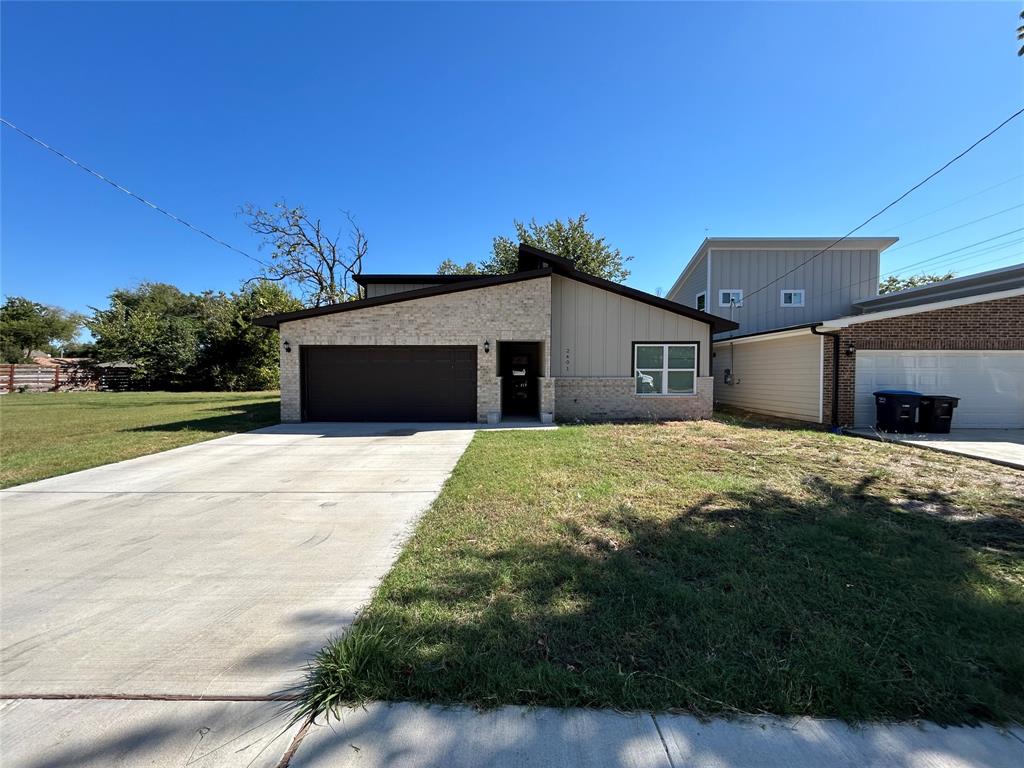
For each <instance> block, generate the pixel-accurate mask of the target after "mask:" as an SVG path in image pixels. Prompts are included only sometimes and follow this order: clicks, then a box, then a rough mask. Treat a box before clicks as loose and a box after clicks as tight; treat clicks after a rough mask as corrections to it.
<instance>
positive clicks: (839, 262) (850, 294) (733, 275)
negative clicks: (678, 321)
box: [680, 249, 879, 336]
mask: <svg viewBox="0 0 1024 768" xmlns="http://www.w3.org/2000/svg"><path fill="white" fill-rule="evenodd" d="M816 252H817V251H814V250H810V251H808V250H745V251H741V250H719V249H712V250H711V288H712V292H711V295H710V296H708V308H707V311H708V312H711V313H712V314H715V315H720V316H721V317H726V318H729V319H731V320H735V321H736V322H737V323H739V324H740V327H739V329H738V330H736V331H732V332H730V333H727V334H725V335H728V336H736V335H740V334H748V333H757V332H758V331H765V330H770V329H773V328H785V327H787V326H792V325H802V324H804V323H813V322H817V321H819V320H825V319H827V318H830V317H842V316H844V315H849V314H852V313H853V302H854V301H856V300H858V299H862V298H864V297H865V296H874V295H875V294H877V293H878V259H879V256H878V251H877V250H839V249H833V250H831V251H829V252H828V253H825V254H822V255H821V256H818V257H817V258H813V259H812V258H811V257H812V256H814V254H815V253H816ZM809 259H810V261H809V262H808V260H809ZM805 262H807V263H805ZM790 270H793V273H792V274H788V275H787V274H786V273H787V272H789V271H790ZM781 275H786V276H785V277H782V278H781V279H779V280H778V281H777V282H775V283H772V284H771V285H768V283H769V282H771V281H772V280H774V279H775V278H778V277H780V276H781ZM765 285H768V287H767V288H765V289H764V290H763V291H760V292H758V293H754V291H757V290H758V289H759V288H761V287H762V286H765ZM800 288H802V289H803V290H804V291H806V294H805V306H803V307H783V306H782V301H781V296H780V292H781V291H782V290H783V289H800ZM729 289H739V290H741V291H743V296H744V298H743V306H742V307H737V308H734V309H732V310H730V308H729V307H728V306H725V307H723V306H721V305H720V303H719V294H720V292H721V291H724V290H729ZM686 298H687V300H685V301H683V300H682V299H680V301H681V302H682V303H683V304H687V305H692V302H693V299H692V297H686ZM730 314H731V317H730Z"/></svg>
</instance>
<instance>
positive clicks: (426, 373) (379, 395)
mask: <svg viewBox="0 0 1024 768" xmlns="http://www.w3.org/2000/svg"><path fill="white" fill-rule="evenodd" d="M302 406H303V408H302V410H303V416H302V418H303V419H304V420H305V421H476V347H471V346H466V347H461V346H460V347H434V346H430V347H427V346H413V347H363V346H343V347H335V346H311V347H307V346H304V347H302Z"/></svg>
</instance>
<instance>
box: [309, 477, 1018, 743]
mask: <svg viewBox="0 0 1024 768" xmlns="http://www.w3.org/2000/svg"><path fill="white" fill-rule="evenodd" d="M873 482H874V478H873V477H872V476H865V477H863V478H862V479H861V480H860V481H859V482H857V483H855V484H854V485H853V486H852V487H849V488H845V487H839V486H835V485H832V484H829V483H828V482H827V481H825V480H821V479H820V478H819V479H816V480H815V481H814V482H813V483H808V484H805V489H807V490H809V495H808V494H806V493H805V494H801V496H800V497H799V498H797V497H794V496H791V495H787V494H785V493H781V492H778V491H774V490H768V489H760V490H757V491H752V492H732V493H728V494H725V495H723V496H718V497H714V498H713V499H712V501H709V502H705V503H702V504H699V505H696V506H691V507H688V508H680V509H678V510H676V511H675V512H674V513H673V514H671V515H662V516H659V515H657V514H650V513H647V512H645V511H640V510H637V509H635V508H632V507H630V506H628V505H625V504H622V505H616V504H611V505H609V506H608V508H607V509H603V510H599V511H596V512H593V513H591V514H590V515H589V516H587V517H582V518H575V519H562V520H560V521H557V522H552V525H555V526H557V527H556V529H555V530H554V531H553V532H551V533H550V534H548V535H541V536H534V535H531V534H530V532H528V531H525V532H519V533H517V534H514V535H508V536H505V537H504V538H497V537H496V538H493V539H488V540H486V541H481V542H480V543H477V542H475V541H472V540H465V539H463V540H461V542H460V541H459V540H458V537H453V538H452V543H451V545H450V546H449V547H448V548H447V549H446V550H445V551H444V552H443V553H440V554H438V553H437V552H436V551H428V549H430V550H432V548H424V549H422V550H421V549H419V548H416V547H415V546H413V547H412V548H411V549H410V550H409V551H408V552H407V553H406V554H405V555H404V556H403V558H402V559H401V560H400V562H399V564H398V565H397V566H396V567H395V569H394V570H393V571H392V573H391V574H390V575H389V576H388V578H387V579H386V580H385V582H384V584H383V585H382V586H381V588H380V590H379V592H378V596H377V598H376V600H375V601H374V603H373V604H372V606H371V607H370V608H369V609H368V610H367V612H366V613H365V614H364V615H363V616H362V617H361V618H360V620H359V621H358V622H357V623H356V625H355V627H354V628H353V630H352V632H350V633H349V634H348V635H347V636H345V637H343V638H341V639H339V640H338V641H336V642H335V644H334V645H333V646H329V647H328V648H327V649H325V651H324V652H323V653H322V654H321V656H320V658H319V660H318V661H319V665H318V667H317V668H316V671H315V672H314V673H312V674H311V677H310V681H309V685H308V686H307V689H306V695H307V701H306V704H307V705H315V700H316V698H317V697H318V696H320V697H322V696H323V694H324V692H327V691H330V692H333V693H334V694H336V695H337V694H341V697H342V698H347V699H349V700H359V699H364V698H377V699H389V700H396V699H397V700H419V701H432V702H438V703H471V704H476V705H484V706H489V705H498V704H529V705H553V706H597V707H614V708H618V709H623V710H639V709H652V710H659V711H663V710H683V711H689V712H695V713H698V714H711V713H730V712H754V713H757V712H768V713H775V714H783V715H820V716H838V717H842V718H844V719H849V720H865V719H888V718H896V719H901V720H906V719H915V718H926V719H931V720H935V721H938V722H941V723H950V722H975V721H977V720H992V721H1007V720H1013V719H1016V720H1020V719H1022V718H1024V654H1022V653H1021V652H1020V638H1021V637H1024V590H1022V588H1021V575H1022V569H1024V563H1022V559H1021V556H1022V552H1024V523H1022V521H1021V519H1020V517H1019V516H1014V515H1012V514H1010V513H1005V514H993V515H985V516H977V515H976V516H968V515H962V516H956V515H953V516H949V515H941V514H935V512H934V509H932V508H928V509H919V508H914V507H912V506H911V507H908V506H906V505H900V504H897V503H894V502H892V501H890V500H889V499H888V498H886V497H885V496H884V495H882V494H880V493H875V492H873V490H872V484H873ZM929 499H930V503H931V504H933V505H935V506H936V508H943V509H954V508H955V504H954V503H953V501H952V500H951V499H949V498H946V497H944V496H942V495H941V494H933V495H932V496H930V497H929ZM1002 511H1003V512H1006V510H1002ZM431 514H433V513H431ZM437 522H438V524H440V525H443V524H444V523H443V521H440V518H439V519H438V521H437ZM429 523H430V520H429V518H428V519H427V520H426V521H425V524H429ZM506 542H507V543H506ZM414 543H415V542H414ZM314 708H315V706H314Z"/></svg>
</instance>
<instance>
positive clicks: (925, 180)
mask: <svg viewBox="0 0 1024 768" xmlns="http://www.w3.org/2000/svg"><path fill="white" fill-rule="evenodd" d="M1022 114H1024V108H1021V109H1018V110H1017V111H1016V112H1014V113H1013V114H1012V115H1010V116H1009V117H1008V118H1006V119H1005V120H1003V122H1001V123H1000V124H999V125H997V126H996V127H995V128H993V129H992V130H991V131H989V132H988V133H986V134H985V135H984V136H982V137H981V138H980V139H978V140H977V141H975V142H974V143H973V144H971V146H969V147H967V149H965V150H963V151H962V152H960V154H958V155H956V156H955V157H953V158H952V159H951V160H948V161H947V162H945V163H944V164H943V165H942V166H940V167H939V168H937V169H935V170H934V171H932V172H931V173H929V174H928V175H927V176H925V177H924V178H923V179H921V181H919V182H917V184H915V185H914V186H912V187H911V188H910V189H908V190H907V191H906V192H904V193H903V194H902V195H900V196H899V197H897V198H896V199H895V200H893V201H892V202H891V203H889V204H888V205H886V206H885V207H884V208H882V209H881V210H880V211H878V212H877V213H874V214H872V215H871V216H869V217H868V218H866V219H865V220H864V221H862V222H861V223H860V224H858V225H857V226H856V227H854V228H853V229H851V230H850V231H849V232H847V233H846V234H845V235H843V236H842V237H840V238H838V239H837V240H835V241H834V242H832V243H830V244H829V245H828V246H826V247H825V248H822V249H821V250H820V251H818V252H817V253H815V254H814V255H813V256H811V257H810V258H809V259H807V260H805V261H803V262H801V263H800V264H798V265H796V266H795V267H793V268H792V269H791V270H789V271H788V272H785V273H784V274H781V275H779V276H778V277H776V278H775V279H773V280H770V281H769V282H767V283H765V284H764V285H762V286H761V287H760V288H758V289H756V290H754V291H751V292H750V293H749V294H747V295H748V297H749V296H753V295H755V294H757V293H760V292H761V291H763V290H765V289H767V288H768V287H769V286H771V285H774V284H775V283H777V282H779V280H782V279H783V278H785V277H788V276H789V275H791V274H793V273H794V272H796V271H797V270H798V269H800V268H802V267H805V266H806V265H808V264H810V263H811V262H812V261H814V260H815V259H816V258H818V257H819V256H821V255H822V254H823V253H826V252H828V251H830V250H832V249H833V248H835V247H836V246H837V245H839V243H841V242H843V240H845V239H846V238H848V237H850V236H851V235H853V233H854V232H858V231H860V230H861V229H863V228H864V227H866V226H867V225H868V224H870V223H871V222H872V221H874V220H875V219H877V218H878V217H879V216H881V215H882V214H883V213H885V212H886V211H888V210H889V209H890V208H892V207H893V206H894V205H896V204H897V203H899V202H900V201H902V200H903V199H904V198H906V197H907V196H908V195H910V194H911V193H912V192H914V191H915V190H917V189H920V188H921V187H922V186H924V185H925V184H927V183H928V182H929V181H931V180H932V179H934V178H935V177H936V176H938V175H939V174H940V173H942V172H943V171H944V170H946V169H947V168H949V166H951V165H953V163H955V162H956V161H957V160H959V159H960V158H962V157H963V156H964V155H966V154H967V153H968V152H970V151H971V150H972V149H974V148H975V147H977V146H978V145H979V144H981V143H982V142H984V141H986V140H987V139H989V138H991V137H992V136H993V135H995V133H996V132H997V131H999V130H1000V129H1001V128H1003V127H1004V126H1005V125H1007V124H1008V123H1010V122H1011V121H1012V120H1015V119H1016V118H1018V117H1020V116H1021V115H1022Z"/></svg>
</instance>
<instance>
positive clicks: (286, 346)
mask: <svg viewBox="0 0 1024 768" xmlns="http://www.w3.org/2000/svg"><path fill="white" fill-rule="evenodd" d="M284 351H285V352H291V351H292V343H291V342H290V341H288V339H285V340H284Z"/></svg>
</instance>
